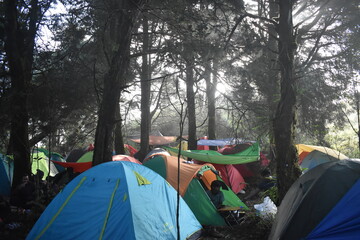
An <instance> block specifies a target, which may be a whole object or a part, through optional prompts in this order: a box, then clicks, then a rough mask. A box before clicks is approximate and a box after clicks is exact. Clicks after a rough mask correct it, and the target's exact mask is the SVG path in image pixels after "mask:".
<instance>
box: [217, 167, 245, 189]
mask: <svg viewBox="0 0 360 240" xmlns="http://www.w3.org/2000/svg"><path fill="white" fill-rule="evenodd" d="M212 165H214V167H215V168H216V170H218V171H219V172H220V176H221V178H222V180H224V182H225V183H226V185H228V186H229V187H230V188H231V190H233V192H234V193H239V192H240V191H241V190H243V189H244V188H245V186H246V183H245V180H244V178H243V177H242V176H241V174H240V173H239V171H238V170H237V169H236V168H235V167H234V166H233V165H231V164H228V165H224V164H214V163H212Z"/></svg>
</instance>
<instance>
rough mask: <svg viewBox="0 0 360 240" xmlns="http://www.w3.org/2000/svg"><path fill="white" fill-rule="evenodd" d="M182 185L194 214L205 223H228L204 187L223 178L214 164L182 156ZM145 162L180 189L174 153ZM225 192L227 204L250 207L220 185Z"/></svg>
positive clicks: (214, 224)
mask: <svg viewBox="0 0 360 240" xmlns="http://www.w3.org/2000/svg"><path fill="white" fill-rule="evenodd" d="M179 164H180V185H179V193H180V195H181V196H182V197H183V199H184V200H185V202H186V203H187V204H188V206H189V207H190V209H191V210H192V211H193V213H194V214H195V216H196V218H197V219H198V220H199V222H200V223H201V224H202V225H212V226H226V225H227V223H226V221H225V220H224V218H223V217H222V216H221V215H220V214H219V212H218V211H217V209H216V208H215V206H214V205H213V203H212V202H211V200H210V198H209V196H208V195H207V193H206V190H205V189H209V188H210V184H211V182H212V181H213V180H220V181H222V180H221V178H220V177H219V176H218V175H216V174H215V173H214V170H215V169H214V167H213V166H212V165H211V164H190V163H187V162H186V161H185V160H184V159H180V163H179ZM143 165H144V166H147V167H148V168H150V169H152V170H154V171H155V172H157V173H158V174H159V175H161V176H162V177H163V178H165V179H166V180H167V181H168V182H169V183H170V184H171V185H172V186H173V187H174V188H175V189H178V177H177V176H178V159H177V157H173V156H164V155H156V156H154V157H153V158H151V159H149V160H147V161H146V162H144V163H143ZM221 191H222V192H223V194H224V198H225V201H224V202H223V204H224V205H226V206H231V207H240V208H242V209H243V210H249V208H248V207H247V206H246V205H245V204H244V203H243V202H242V201H241V200H240V199H239V197H238V196H237V195H236V194H235V193H234V192H233V191H232V190H231V189H230V188H228V190H225V189H221Z"/></svg>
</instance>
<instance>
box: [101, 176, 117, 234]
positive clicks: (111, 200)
mask: <svg viewBox="0 0 360 240" xmlns="http://www.w3.org/2000/svg"><path fill="white" fill-rule="evenodd" d="M119 182H120V179H118V180H117V181H116V185H115V188H114V190H113V192H112V194H111V198H110V203H109V206H108V209H107V212H106V216H105V220H104V224H103V227H102V229H101V233H100V236H99V240H101V239H102V238H103V236H104V232H105V228H106V225H107V221H108V219H109V215H110V210H111V207H112V204H113V201H114V197H115V193H116V190H117V189H118V187H119Z"/></svg>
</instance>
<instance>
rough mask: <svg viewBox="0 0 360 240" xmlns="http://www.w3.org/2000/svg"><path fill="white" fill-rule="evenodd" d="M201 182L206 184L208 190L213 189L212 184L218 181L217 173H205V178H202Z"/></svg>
mask: <svg viewBox="0 0 360 240" xmlns="http://www.w3.org/2000/svg"><path fill="white" fill-rule="evenodd" d="M201 180H202V181H203V183H204V184H205V186H206V187H207V189H208V190H210V189H211V183H212V182H213V181H215V180H217V177H216V175H215V173H213V172H212V171H211V170H208V171H205V172H204V174H203V176H202V177H201Z"/></svg>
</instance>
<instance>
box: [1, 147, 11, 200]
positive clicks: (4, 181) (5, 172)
mask: <svg viewBox="0 0 360 240" xmlns="http://www.w3.org/2000/svg"><path fill="white" fill-rule="evenodd" d="M13 173H14V160H13V159H12V158H10V157H8V156H6V155H3V154H1V153H0V195H3V196H10V193H11V184H12V179H13Z"/></svg>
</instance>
